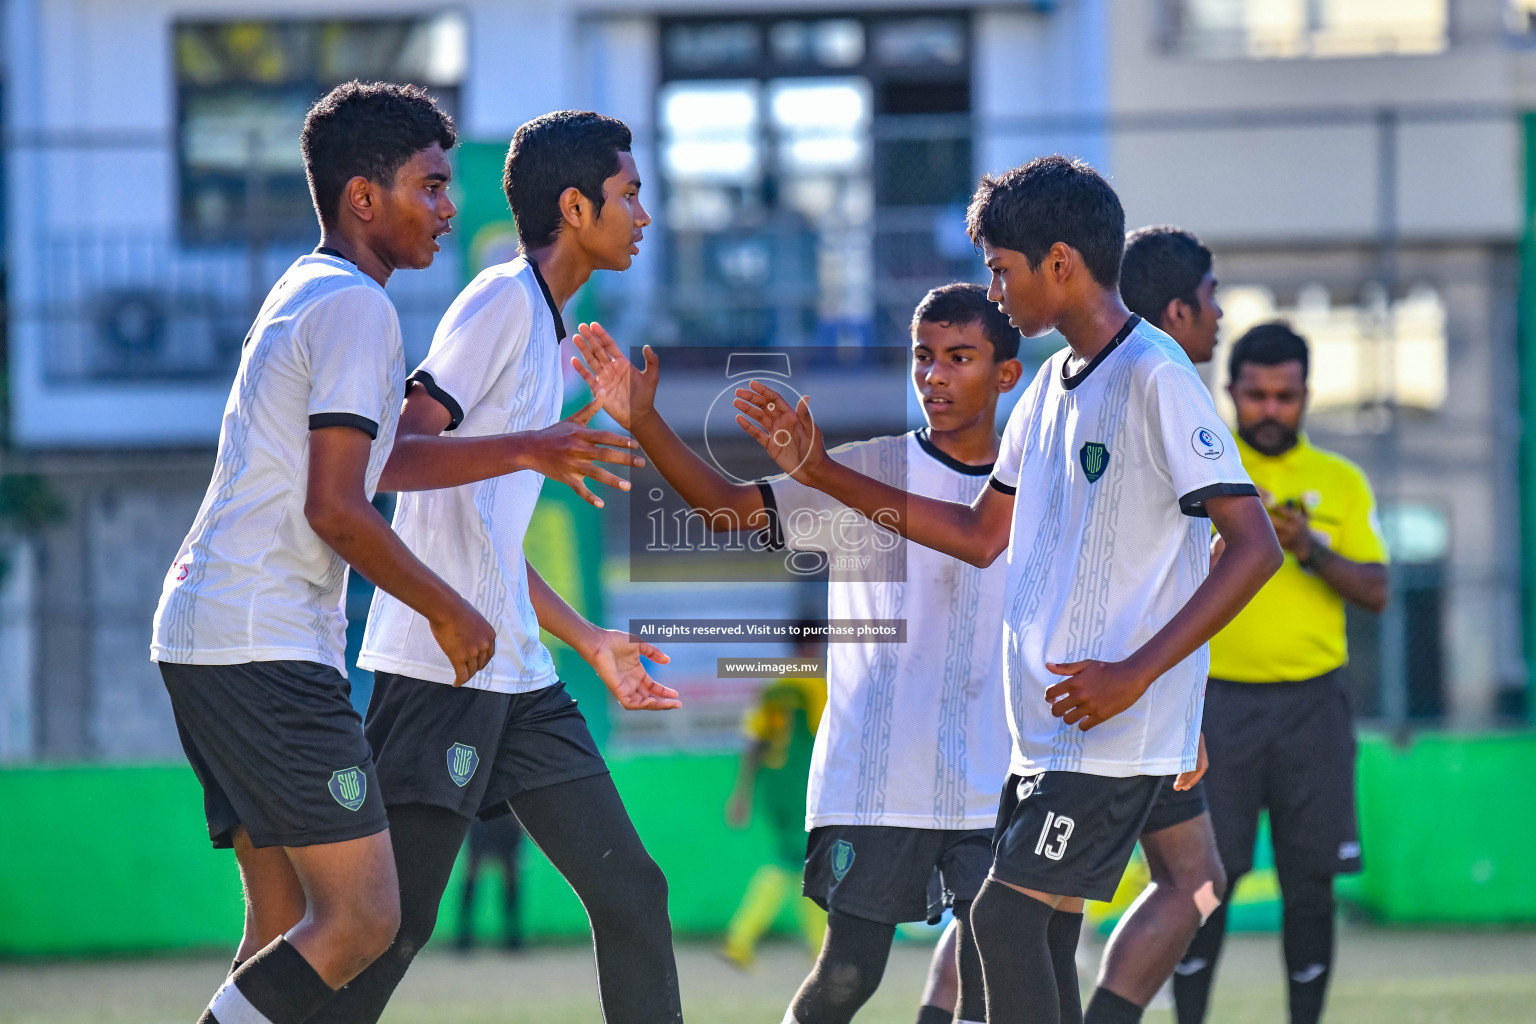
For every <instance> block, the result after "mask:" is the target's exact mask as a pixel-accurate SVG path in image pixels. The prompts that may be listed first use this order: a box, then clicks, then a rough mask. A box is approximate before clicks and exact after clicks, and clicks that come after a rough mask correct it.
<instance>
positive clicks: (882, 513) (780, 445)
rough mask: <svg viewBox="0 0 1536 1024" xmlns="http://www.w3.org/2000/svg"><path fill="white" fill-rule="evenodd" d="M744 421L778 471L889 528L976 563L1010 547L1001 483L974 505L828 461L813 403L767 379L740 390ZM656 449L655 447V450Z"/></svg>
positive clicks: (1009, 518) (1009, 509)
mask: <svg viewBox="0 0 1536 1024" xmlns="http://www.w3.org/2000/svg"><path fill="white" fill-rule="evenodd" d="M736 408H737V410H738V411H739V412H740V415H738V416H737V417H736V422H737V423H738V424H740V425H741V428H742V429H743V430H745V431H746V432H747V433H748V434H751V435H752V437H753V438H755V439H756V440H757V442H758V443H759V444H761V445H762V446H763V449H764V450H765V451H767V452H768V455H769V456H770V457H771V458H772V459H773V461H774V462H775V463H777V464H778V466H779V467H780V468H781V469H783V470H784V471H785V472H787V473H788V474H789V475H790V476H792V477H794V478H795V479H796V480H798V481H800V482H801V483H803V484H805V485H806V486H808V487H814V488H815V489H816V490H818V491H821V492H823V493H825V494H827V495H830V496H831V497H832V498H834V499H836V500H837V501H840V502H842V503H843V504H844V505H847V506H848V507H849V508H851V509H855V510H857V511H859V512H861V513H863V514H864V515H865V516H866V517H867V518H869V519H871V520H873V521H874V522H875V523H877V524H878V525H880V526H883V527H885V528H886V529H888V530H894V531H895V532H896V533H899V534H901V535H902V536H903V537H906V538H907V539H908V540H911V541H914V542H916V543H918V544H921V545H923V546H924V547H928V548H933V549H934V550H935V551H942V552H944V553H945V554H946V555H951V556H953V557H955V558H958V559H960V560H961V561H963V562H969V563H970V564H972V565H978V566H982V567H985V566H988V565H991V564H992V563H993V561H995V560H996V559H997V556H998V555H1000V554H1002V553H1003V552H1004V551H1005V550H1007V548H1008V533H1009V530H1010V529H1011V528H1012V526H1013V494H1012V492H1011V491H1003V490H1000V489H999V488H998V486H997V485H996V484H994V485H993V486H990V487H986V488H983V489H982V492H981V494H980V496H979V497H977V499H976V501H975V502H974V503H973V504H970V505H966V504H962V503H960V502H956V501H942V500H940V499H938V498H928V497H924V496H922V495H918V494H911V493H908V492H907V491H903V490H901V489H900V488H899V487H892V486H891V485H890V484H887V483H883V482H881V481H879V480H875V479H873V478H872V477H868V476H865V475H864V474H862V473H860V472H858V471H856V470H853V469H850V468H848V467H847V466H844V465H842V464H841V463H838V462H837V461H835V460H833V459H831V458H828V457H827V449H826V445H825V444H824V443H823V440H822V436H821V431H820V430H818V429H817V427H816V424H815V422H814V421H813V420H812V418H811V406H810V400H809V399H808V398H801V399H800V402H799V404H798V405H795V406H790V405H789V404H788V403H786V402H785V401H784V399H783V398H782V397H781V396H780V395H779V394H778V392H776V391H774V390H773V389H772V388H770V387H768V386H767V385H765V384H763V383H762V382H760V381H753V382H752V384H751V386H750V387H747V388H740V389H738V390H737V392H736ZM647 451H649V449H647Z"/></svg>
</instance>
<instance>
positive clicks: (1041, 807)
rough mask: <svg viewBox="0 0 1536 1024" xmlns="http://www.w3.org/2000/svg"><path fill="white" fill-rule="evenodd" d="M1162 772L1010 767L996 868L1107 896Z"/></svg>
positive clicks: (1049, 888)
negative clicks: (1119, 774) (1020, 770)
mask: <svg viewBox="0 0 1536 1024" xmlns="http://www.w3.org/2000/svg"><path fill="white" fill-rule="evenodd" d="M1167 778H1168V776H1164V775H1132V776H1130V777H1129V778H1123V779H1119V778H1110V777H1109V776H1105V775H1088V774H1085V773H1082V772H1042V773H1040V774H1039V775H1029V776H1019V775H1010V776H1008V781H1007V782H1006V783H1004V784H1003V795H1002V798H1001V800H1000V802H999V805H998V808H997V828H996V830H995V831H994V833H993V837H992V851H993V861H992V874H993V875H995V876H997V878H998V879H1000V880H1001V881H1004V882H1008V883H1010V884H1012V885H1019V886H1023V887H1024V888H1026V889H1034V890H1035V891H1037V892H1043V893H1049V894H1051V895H1053V896H1081V897H1083V898H1085V899H1090V900H1109V899H1112V898H1113V897H1114V895H1115V890H1116V889H1117V888H1118V887H1119V885H1120V876H1121V875H1123V874H1124V873H1125V866H1126V865H1127V864H1129V863H1130V861H1131V851H1132V850H1134V849H1135V848H1136V840H1137V839H1139V838H1140V837H1141V833H1142V829H1143V826H1144V825H1145V824H1146V821H1147V816H1148V814H1150V813H1151V811H1152V805H1153V804H1154V803H1155V802H1156V801H1157V795H1158V793H1159V792H1160V791H1161V789H1162V786H1163V783H1164V780H1165V779H1167Z"/></svg>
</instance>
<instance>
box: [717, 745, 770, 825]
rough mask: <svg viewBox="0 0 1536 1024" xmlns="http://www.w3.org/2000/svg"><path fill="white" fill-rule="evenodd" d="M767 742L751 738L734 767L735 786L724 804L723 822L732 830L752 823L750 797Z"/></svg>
mask: <svg viewBox="0 0 1536 1024" xmlns="http://www.w3.org/2000/svg"><path fill="white" fill-rule="evenodd" d="M767 749H768V741H767V740H764V739H759V738H757V737H755V736H754V737H751V738H749V739H748V740H747V744H746V746H745V747H743V748H742V751H741V761H740V762H739V763H738V764H737V767H736V785H735V786H733V787H732V788H731V796H730V799H729V800H727V801H726V803H725V821H726V824H728V825H730V826H731V827H732V828H746V827H747V825H748V824H749V823H751V821H752V796H753V793H754V791H755V789H756V787H757V773H758V772H759V771H760V770H761V769H762V765H763V754H764V752H766V751H767Z"/></svg>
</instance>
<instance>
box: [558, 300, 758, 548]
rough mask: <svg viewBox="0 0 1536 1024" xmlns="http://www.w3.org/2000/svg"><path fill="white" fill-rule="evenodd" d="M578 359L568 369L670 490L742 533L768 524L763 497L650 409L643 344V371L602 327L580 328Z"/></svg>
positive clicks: (654, 369)
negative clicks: (728, 519)
mask: <svg viewBox="0 0 1536 1024" xmlns="http://www.w3.org/2000/svg"><path fill="white" fill-rule="evenodd" d="M573 340H574V342H575V345H576V348H577V349H578V350H579V351H580V352H581V358H580V359H577V358H575V357H572V359H571V365H572V366H574V367H575V368H576V372H577V373H579V374H581V376H582V378H583V379H584V380H585V381H586V382H587V386H588V387H590V388H591V389H592V391H593V393H594V394H595V393H598V392H601V393H602V395H603V410H604V411H605V412H607V413H608V415H610V416H612V417H613V418H614V421H615V422H616V423H618V425H619V426H620V427H623V428H624V429H625V430H627V431H629V432H630V433H631V434H632V435H634V438H635V440H636V441H638V442H639V443H640V447H641V448H643V449H644V450H645V454H646V455H647V456H649V457H650V460H651V464H652V465H653V466H655V467H656V471H657V472H658V473H660V474H661V476H662V479H663V480H665V481H666V482H667V483H668V484H669V485H670V486H671V487H672V489H673V490H675V491H677V493H678V494H679V495H680V496H681V497H682V499H683V500H684V501H686V502H687V503H688V504H689V505H690V506H691V507H692V508H693V509H694V511H696V512H700V513H703V514H704V516H705V518H706V520H709V519H710V517H712V516H713V515H715V514H717V513H721V512H729V513H730V514H731V516H732V517H733V518H734V520H735V521H736V522H737V523H739V524H741V526H743V527H745V528H747V529H761V528H763V527H765V526H767V525H768V522H767V518H766V514H765V511H764V509H763V495H762V491H760V490H759V489H758V488H757V487H756V486H755V485H753V484H740V483H736V482H735V481H733V480H729V479H727V478H726V477H725V476H724V475H723V474H722V473H720V472H719V471H718V470H716V469H715V468H714V467H713V466H711V465H710V464H709V463H707V462H705V461H704V460H703V459H701V458H699V456H698V455H697V454H696V453H695V452H694V450H693V449H692V448H690V447H688V445H686V444H685V443H683V439H682V438H680V437H678V436H677V432H676V431H674V430H673V429H672V427H671V426H670V425H669V424H668V423H667V421H666V420H665V419H663V418H662V416H661V414H660V413H659V412H657V411H656V385H657V383H658V382H659V380H660V377H661V360H660V358H659V357H658V356H657V355H656V353H655V352H654V351H653V350H652V349H651V346H649V345H647V346H645V350H644V359H645V368H644V369H643V370H642V369H640V368H638V367H636V366H635V365H634V364H633V363H631V362H630V361H629V357H628V356H627V355H625V354H624V351H623V350H622V349H620V348H619V346H618V343H617V342H615V341H614V340H613V337H612V336H611V335H610V334H609V333H608V332H607V331H606V330H604V329H603V325H602V324H595V323H594V324H582V325H581V326H580V328H579V329H578V330H577V333H576V336H575V338H574V339H573Z"/></svg>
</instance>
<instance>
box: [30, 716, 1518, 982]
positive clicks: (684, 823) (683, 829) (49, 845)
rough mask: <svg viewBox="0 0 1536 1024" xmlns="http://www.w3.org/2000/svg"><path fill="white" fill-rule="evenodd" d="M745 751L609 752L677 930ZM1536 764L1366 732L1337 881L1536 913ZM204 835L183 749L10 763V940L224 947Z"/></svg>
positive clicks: (1399, 916) (730, 838) (571, 921)
mask: <svg viewBox="0 0 1536 1024" xmlns="http://www.w3.org/2000/svg"><path fill="white" fill-rule="evenodd" d="M735 765H736V760H735V757H734V756H732V755H718V754H717V755H698V756H691V755H679V754H671V755H643V756H630V757H624V758H619V759H615V761H614V763H613V772H614V778H615V781H616V782H617V784H618V787H619V789H620V791H621V792H622V793H623V795H624V800H625V802H626V804H627V805H628V806H629V809H630V813H631V815H632V817H633V818H634V821H635V825H636V827H637V828H638V829H639V830H640V834H641V836H642V837H643V838H644V839H645V842H646V845H647V847H648V848H649V849H650V851H651V853H652V855H653V856H654V857H655V858H656V860H657V861H658V862H659V863H660V865H661V867H662V869H663V870H664V871H665V872H666V875H667V878H668V881H669V882H670V885H671V909H672V922H673V927H674V928H675V930H676V931H677V932H678V934H680V935H686V934H706V933H718V932H720V931H721V930H722V929H723V928H724V926H725V923H726V921H727V920H728V919H729V917H730V915H731V912H732V911H733V910H734V909H735V907H736V904H737V901H738V899H739V898H740V896H741V892H742V889H743V888H744V886H745V885H746V882H747V879H748V878H750V877H751V875H752V872H753V871H754V870H756V868H757V866H758V865H759V864H761V863H763V862H764V861H766V860H767V859H768V851H769V843H768V837H767V835H766V833H764V832H762V831H759V830H757V829H756V828H753V829H748V830H746V831H741V832H737V831H733V830H731V829H729V828H727V827H726V825H725V821H724V814H723V807H724V804H725V799H726V796H727V794H728V793H729V791H730V787H731V783H732V780H733V778H734V773H735ZM1533 769H1536V734H1524V733H1522V734H1516V735H1482V736H1440V735H1423V736H1419V737H1417V738H1416V739H1415V740H1414V741H1413V742H1412V743H1411V744H1410V745H1408V746H1406V747H1402V748H1398V747H1395V746H1392V745H1390V744H1388V743H1386V742H1385V741H1383V740H1382V739H1380V738H1376V737H1367V738H1364V739H1363V740H1362V742H1361V752H1360V805H1361V832H1362V835H1361V838H1362V842H1363V845H1364V847H1365V858H1366V865H1367V870H1366V873H1365V874H1363V875H1361V876H1359V877H1358V878H1354V879H1346V880H1344V881H1342V882H1341V885H1340V895H1341V896H1342V897H1343V898H1345V899H1346V900H1348V901H1350V902H1353V903H1355V904H1357V905H1358V906H1360V907H1361V908H1362V909H1364V910H1365V911H1366V912H1367V913H1368V914H1370V915H1371V916H1372V917H1374V918H1375V919H1377V920H1379V921H1382V922H1386V923H1393V924H1426V923H1427V924H1513V923H1519V924H1536V873H1533V872H1531V871H1530V869H1529V868H1530V864H1531V862H1532V857H1533V852H1536V788H1533V787H1532V786H1531V785H1530V784H1529V782H1528V779H1529V777H1530V775H1531V774H1532V771H1533ZM206 835H207V833H206V830H205V827H204V823H203V817H202V794H201V791H200V790H199V788H198V785H197V781H196V780H195V779H194V778H193V776H192V772H191V770H190V769H189V768H187V767H186V766H184V765H149V766H140V765H135V766H131V767H130V766H120V767H114V766H89V767H31V768H14V769H8V770H5V771H0V955H10V956H55V955H84V954H97V953H136V952H151V951H162V950H177V949H196V948H210V949H220V950H223V951H228V950H229V948H230V947H232V946H233V944H234V943H235V941H236V939H237V937H238V935H239V932H240V925H241V919H242V914H241V903H240V884H239V879H238V877H237V875H236V872H235V866H234V858H233V855H232V854H231V853H229V852H228V851H215V850H212V849H211V848H210V847H209V845H208V842H207V838H206ZM1266 852H1267V851H1266ZM1260 863H1261V864H1262V863H1264V857H1263V856H1262V855H1261V858H1260ZM1256 874H1257V873H1256ZM486 882H487V883H490V884H487V885H485V886H484V889H483V890H482V892H481V893H480V898H481V901H480V905H479V910H478V912H477V914H476V917H477V923H480V924H482V925H483V924H484V923H485V921H486V920H488V919H489V918H490V916H491V913H492V912H491V907H490V904H492V903H493V902H494V901H495V899H496V894H495V892H494V890H495V889H496V888H497V886H496V885H495V884H494V878H493V877H488V878H487V879H486ZM523 885H524V890H523V908H522V910H523V923H524V932H525V934H526V936H527V937H528V938H529V939H530V940H533V941H538V940H541V939H542V940H551V939H554V940H581V939H584V937H585V936H586V934H587V926H586V916H585V914H584V913H583V911H582V909H581V905H580V903H579V902H578V901H577V900H576V898H575V896H574V895H573V894H572V893H571V891H570V889H569V887H567V886H566V885H565V883H564V881H563V880H562V879H560V877H559V876H558V875H557V874H556V873H555V871H554V869H553V868H552V867H550V865H549V864H548V862H547V861H545V860H544V859H543V857H542V856H540V855H539V854H538V853H537V852H536V851H535V850H533V849H532V847H531V846H530V847H528V848H526V856H525V857H524V867H523ZM1257 885H1258V888H1255V889H1253V890H1247V896H1248V898H1246V899H1242V898H1240V899H1239V900H1238V902H1240V903H1242V904H1243V906H1244V908H1245V911H1244V913H1243V915H1242V917H1244V918H1246V919H1247V920H1249V921H1250V922H1251V923H1252V925H1253V926H1260V927H1262V926H1265V925H1266V924H1268V925H1269V926H1272V925H1273V919H1274V913H1273V911H1274V908H1273V906H1272V895H1273V893H1272V889H1269V888H1267V887H1265V885H1264V883H1263V881H1262V879H1260V880H1259V881H1258V882H1257ZM459 886H460V881H459V879H458V878H457V877H456V878H455V880H454V881H453V883H451V884H450V886H449V890H448V897H447V899H445V901H444V906H443V913H442V915H441V917H440V918H439V923H438V937H439V938H440V939H441V938H444V937H451V936H452V935H453V934H454V933H455V931H456V929H457V914H458V898H457V897H458V892H459ZM1261 889H1263V890H1264V891H1260V890H1261ZM1239 896H1240V897H1242V896H1244V893H1239ZM1266 897H1269V898H1268V899H1266ZM1266 902H1267V903H1269V904H1270V905H1269V906H1268V907H1267V908H1266V906H1265V904H1266ZM482 915H483V919H482ZM788 922H789V918H788V912H786V917H785V919H784V923H785V924H786V925H787V924H788ZM1234 923H1237V922H1236V921H1234Z"/></svg>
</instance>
